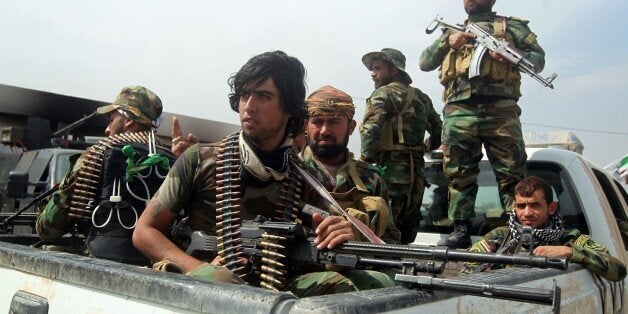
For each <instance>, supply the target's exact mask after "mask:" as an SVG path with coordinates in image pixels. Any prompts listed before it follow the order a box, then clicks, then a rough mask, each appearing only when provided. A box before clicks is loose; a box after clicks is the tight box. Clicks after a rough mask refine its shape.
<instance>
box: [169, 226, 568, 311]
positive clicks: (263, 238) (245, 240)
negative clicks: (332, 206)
mask: <svg viewBox="0 0 628 314" xmlns="http://www.w3.org/2000/svg"><path fill="white" fill-rule="evenodd" d="M240 233H241V239H242V240H241V241H242V245H243V248H244V250H243V256H244V257H245V258H246V259H247V267H248V268H249V270H248V273H249V274H251V273H255V272H258V273H259V272H262V273H263V272H264V269H263V267H260V266H259V265H260V264H261V261H262V259H264V258H267V257H268V256H270V255H272V254H274V252H270V251H268V249H267V248H268V247H269V246H268V244H266V246H264V245H263V244H264V242H266V243H268V242H269V241H270V240H271V239H273V240H277V239H281V240H282V245H285V246H286V247H289V249H288V250H287V252H288V255H287V256H285V257H284V260H282V261H281V263H282V264H284V265H285V264H287V263H292V264H291V265H292V266H294V265H295V264H296V265H324V264H331V265H338V266H346V267H352V268H353V267H358V266H369V267H375V268H380V269H383V268H388V269H398V270H400V271H401V273H400V274H397V275H396V277H395V280H396V281H398V282H404V283H407V284H410V285H412V286H415V287H418V288H419V289H426V290H443V291H451V292H458V293H465V294H471V295H477V296H484V297H493V298H503V299H508V300H515V301H522V302H532V303H539V304H546V305H553V306H554V308H555V309H556V308H557V307H558V306H560V287H556V286H555V287H554V289H553V290H546V289H535V288H523V287H512V286H505V285H491V284H484V283H473V282H467V281H460V280H453V279H451V280H450V279H447V280H444V279H437V278H433V277H432V276H419V275H417V273H419V272H427V273H431V274H439V273H441V272H442V271H443V269H444V265H445V263H446V262H448V261H466V262H481V263H494V264H508V265H523V266H531V267H540V268H548V267H549V268H557V269H567V260H566V259H564V258H562V259H559V258H549V257H545V256H529V255H522V256H519V255H505V254H494V253H472V252H463V251H456V250H450V249H448V248H446V247H432V246H417V245H396V244H375V243H368V242H358V241H349V242H345V243H343V244H340V245H338V246H336V247H334V248H333V249H331V250H320V251H319V250H318V249H317V248H316V246H315V245H314V242H313V240H314V238H313V237H308V236H307V235H306V233H305V230H304V229H303V227H302V225H301V224H297V223H293V222H275V221H263V222H258V221H244V222H243V224H242V226H241V227H240ZM172 235H173V236H174V237H175V238H179V239H181V238H184V239H189V245H188V247H187V250H186V251H187V253H188V254H190V255H192V256H195V257H197V258H201V259H206V260H209V259H211V258H213V257H214V256H215V255H216V254H217V253H218V252H219V250H220V249H222V248H219V247H218V241H217V239H216V237H215V236H209V235H207V234H206V233H204V232H202V231H194V232H192V231H191V230H189V228H184V227H175V228H174V229H173V230H172ZM264 247H266V249H265V248H264Z"/></svg>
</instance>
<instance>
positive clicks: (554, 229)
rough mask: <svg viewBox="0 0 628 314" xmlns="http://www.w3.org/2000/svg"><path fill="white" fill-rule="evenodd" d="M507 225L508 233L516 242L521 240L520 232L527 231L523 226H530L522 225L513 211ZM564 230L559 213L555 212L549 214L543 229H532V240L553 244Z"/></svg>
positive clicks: (538, 242)
mask: <svg viewBox="0 0 628 314" xmlns="http://www.w3.org/2000/svg"><path fill="white" fill-rule="evenodd" d="M508 227H509V228H510V234H511V235H512V237H513V239H515V240H516V241H517V242H519V241H521V236H522V234H524V233H527V232H525V231H524V228H530V227H526V226H524V225H522V224H521V222H519V219H518V218H517V215H516V214H515V213H514V212H513V213H510V219H509V220H508ZM530 229H532V228H530ZM564 230H565V229H564V228H563V222H562V219H561V217H560V214H559V213H558V212H556V213H555V214H554V215H552V216H550V221H549V225H548V226H547V227H545V228H543V229H532V232H531V234H532V237H533V242H535V243H536V244H537V245H542V244H554V243H556V242H558V240H560V238H561V237H562V235H563V231H564Z"/></svg>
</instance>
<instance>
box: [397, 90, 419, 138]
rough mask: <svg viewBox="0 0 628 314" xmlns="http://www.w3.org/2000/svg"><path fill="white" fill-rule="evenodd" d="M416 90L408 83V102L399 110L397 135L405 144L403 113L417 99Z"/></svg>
mask: <svg viewBox="0 0 628 314" xmlns="http://www.w3.org/2000/svg"><path fill="white" fill-rule="evenodd" d="M415 96H416V94H415V91H414V87H412V86H410V85H408V93H407V94H406V102H405V103H404V105H403V107H402V108H401V110H399V112H397V136H398V138H399V144H404V143H405V141H404V139H403V114H404V113H406V111H408V110H409V109H410V105H412V101H413V100H414V99H415Z"/></svg>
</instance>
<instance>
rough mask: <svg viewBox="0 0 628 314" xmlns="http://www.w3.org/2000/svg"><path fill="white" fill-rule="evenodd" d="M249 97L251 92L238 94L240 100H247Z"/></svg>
mask: <svg viewBox="0 0 628 314" xmlns="http://www.w3.org/2000/svg"><path fill="white" fill-rule="evenodd" d="M250 97H251V93H249V92H244V93H242V94H240V101H247V100H249V98H250Z"/></svg>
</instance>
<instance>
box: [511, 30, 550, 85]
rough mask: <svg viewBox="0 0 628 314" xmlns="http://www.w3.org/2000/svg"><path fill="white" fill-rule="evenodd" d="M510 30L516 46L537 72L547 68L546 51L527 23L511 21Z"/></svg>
mask: <svg viewBox="0 0 628 314" xmlns="http://www.w3.org/2000/svg"><path fill="white" fill-rule="evenodd" d="M508 26H509V28H508V29H509V30H510V32H511V34H512V36H513V38H514V42H515V46H516V48H517V49H519V50H521V51H522V52H523V55H524V57H525V58H526V59H528V60H529V61H530V62H531V63H532V64H533V65H534V69H535V71H536V72H537V73H538V72H541V71H543V68H544V67H545V51H544V50H543V48H541V46H540V45H539V43H538V41H537V39H536V34H534V33H533V32H532V31H531V30H530V28H529V27H528V25H527V21H522V20H517V19H515V20H513V19H510V20H509V25H508Z"/></svg>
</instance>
